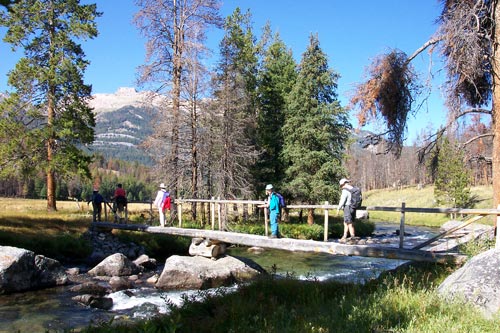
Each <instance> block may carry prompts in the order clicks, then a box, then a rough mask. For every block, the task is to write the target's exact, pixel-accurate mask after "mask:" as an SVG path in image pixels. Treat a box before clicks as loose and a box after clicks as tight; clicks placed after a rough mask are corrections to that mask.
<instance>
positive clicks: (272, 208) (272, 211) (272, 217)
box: [264, 184, 280, 238]
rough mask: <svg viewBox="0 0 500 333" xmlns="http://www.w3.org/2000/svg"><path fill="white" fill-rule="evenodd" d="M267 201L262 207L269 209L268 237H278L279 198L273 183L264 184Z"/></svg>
mask: <svg viewBox="0 0 500 333" xmlns="http://www.w3.org/2000/svg"><path fill="white" fill-rule="evenodd" d="M266 195H267V196H268V198H267V203H266V204H265V205H264V207H266V208H268V209H269V221H270V224H271V236H269V238H279V235H280V234H279V229H278V216H279V214H280V199H279V197H278V196H277V195H276V193H275V192H274V188H273V185H271V184H268V185H267V186H266Z"/></svg>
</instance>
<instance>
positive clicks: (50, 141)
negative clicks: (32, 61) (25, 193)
mask: <svg viewBox="0 0 500 333" xmlns="http://www.w3.org/2000/svg"><path fill="white" fill-rule="evenodd" d="M54 95H55V88H54V87H49V96H48V103H47V127H48V129H49V131H48V132H49V134H48V138H47V165H48V170H47V210H48V211H49V212H50V211H56V210H57V207H56V181H55V174H54V168H53V167H52V160H53V158H54V157H53V155H54V146H55V142H56V140H55V138H54V129H53V124H54V117H55V110H54Z"/></svg>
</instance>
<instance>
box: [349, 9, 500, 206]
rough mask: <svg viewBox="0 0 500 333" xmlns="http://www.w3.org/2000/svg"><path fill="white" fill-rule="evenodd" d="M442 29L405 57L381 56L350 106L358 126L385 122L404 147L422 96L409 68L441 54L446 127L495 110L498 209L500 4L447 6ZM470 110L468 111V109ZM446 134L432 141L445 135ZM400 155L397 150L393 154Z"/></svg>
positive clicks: (391, 136) (396, 54) (499, 199)
mask: <svg viewBox="0 0 500 333" xmlns="http://www.w3.org/2000/svg"><path fill="white" fill-rule="evenodd" d="M439 22H440V26H439V29H438V30H437V32H436V35H435V36H433V37H432V38H431V39H430V40H429V41H428V42H427V43H425V44H424V45H423V46H422V47H421V48H419V49H418V50H417V51H416V52H414V53H413V54H412V56H409V57H406V56H405V55H404V54H401V51H399V50H398V51H392V52H390V53H388V54H386V55H383V56H381V57H379V58H377V60H376V61H375V62H374V64H372V67H371V70H370V72H369V73H368V74H369V78H368V80H367V81H366V82H365V83H362V84H360V85H359V86H358V87H357V89H356V91H355V94H354V96H353V98H352V100H351V102H352V105H353V107H355V108H357V110H358V118H359V119H360V124H365V123H366V121H367V120H373V119H378V118H380V117H382V118H383V119H384V121H385V123H386V125H387V127H388V134H389V135H388V139H389V140H390V141H391V142H393V143H394V144H395V145H396V148H397V147H398V146H399V145H400V144H401V143H402V142H403V141H404V135H405V133H406V119H407V116H408V114H411V113H414V112H416V111H418V105H415V104H414V101H415V100H416V97H417V96H418V94H419V93H420V90H419V89H418V87H419V84H418V81H415V79H416V77H415V76H414V72H413V68H412V67H411V66H410V62H411V60H412V59H413V58H414V57H415V55H417V54H419V53H421V52H423V51H424V50H426V49H428V48H430V49H431V51H433V50H434V48H435V47H436V48H438V49H439V50H440V51H441V54H442V56H443V58H444V59H445V62H446V71H447V74H448V80H447V85H446V87H447V105H448V108H449V119H450V121H449V122H448V123H447V127H448V126H451V125H453V124H454V121H455V120H456V119H458V118H461V117H463V116H465V115H466V114H471V113H474V112H484V111H485V110H486V109H484V108H488V107H491V111H489V113H490V114H491V116H492V133H493V134H494V138H493V149H492V159H491V160H492V173H493V177H492V178H493V193H494V206H495V207H496V206H497V205H498V204H499V203H500V109H498V108H499V107H500V86H499V74H500V50H499V48H498V47H496V45H498V43H499V42H500V40H499V38H500V37H499V36H500V3H499V2H498V1H493V0H444V1H443V11H442V14H441V16H440V17H439ZM466 108H469V109H466ZM443 133H444V129H441V130H440V131H438V132H437V133H436V134H435V135H434V137H435V138H436V139H437V138H439V137H440V136H441V135H443ZM395 152H396V153H398V152H399V150H398V149H396V150H395Z"/></svg>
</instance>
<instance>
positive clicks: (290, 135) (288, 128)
mask: <svg viewBox="0 0 500 333" xmlns="http://www.w3.org/2000/svg"><path fill="white" fill-rule="evenodd" d="M338 78H339V75H338V74H336V73H335V72H334V71H333V70H331V69H329V67H328V61H327V57H326V55H325V53H324V52H323V51H322V50H321V48H320V45H319V40H318V37H317V36H314V35H311V37H310V41H309V45H308V47H307V50H306V52H305V53H304V54H303V56H302V60H301V63H300V66H299V74H298V78H297V82H296V84H295V85H294V87H293V89H292V92H291V93H290V97H289V100H288V103H287V104H288V109H287V114H286V120H285V125H284V126H283V138H284V148H283V159H284V161H285V163H286V184H285V188H286V190H287V191H288V192H289V193H291V194H292V195H293V197H294V198H296V199H298V200H299V201H302V202H308V203H313V202H321V201H325V200H329V199H330V200H332V199H333V198H337V197H338V183H337V180H338V179H339V178H341V176H343V175H344V174H345V173H344V170H343V168H342V158H343V151H344V148H345V144H346V143H347V139H348V136H349V131H350V129H351V125H350V124H349V121H348V117H347V112H346V111H345V110H344V108H342V107H341V106H340V103H339V101H338V100H337V94H336V89H337V80H338ZM313 219H314V216H313V211H312V210H310V211H309V215H308V223H310V224H312V223H313Z"/></svg>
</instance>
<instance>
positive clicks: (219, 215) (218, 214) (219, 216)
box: [217, 197, 222, 230]
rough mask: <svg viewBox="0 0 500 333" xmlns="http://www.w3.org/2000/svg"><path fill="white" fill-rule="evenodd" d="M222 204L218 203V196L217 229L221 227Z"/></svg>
mask: <svg viewBox="0 0 500 333" xmlns="http://www.w3.org/2000/svg"><path fill="white" fill-rule="evenodd" d="M221 215H222V205H221V204H220V197H218V198H217V218H218V222H219V230H221V229H222V217H221Z"/></svg>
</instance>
